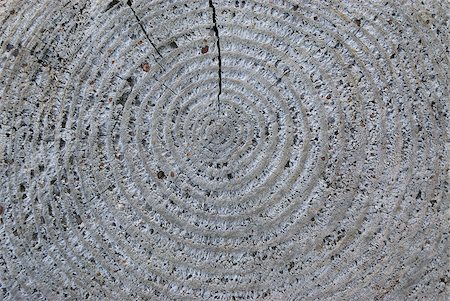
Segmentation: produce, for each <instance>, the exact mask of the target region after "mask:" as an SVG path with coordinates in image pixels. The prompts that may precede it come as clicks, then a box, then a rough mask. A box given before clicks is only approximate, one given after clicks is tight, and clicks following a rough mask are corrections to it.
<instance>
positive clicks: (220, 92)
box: [209, 0, 222, 114]
mask: <svg viewBox="0 0 450 301" xmlns="http://www.w3.org/2000/svg"><path fill="white" fill-rule="evenodd" d="M209 7H210V8H211V9H212V13H213V23H214V26H213V30H214V33H215V35H216V39H217V52H218V56H219V71H218V72H219V93H217V108H218V113H219V114H220V94H222V56H221V53H220V37H219V29H218V27H217V18H216V8H215V6H214V3H213V0H209Z"/></svg>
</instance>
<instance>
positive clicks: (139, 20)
mask: <svg viewBox="0 0 450 301" xmlns="http://www.w3.org/2000/svg"><path fill="white" fill-rule="evenodd" d="M127 5H128V7H129V8H130V9H131V11H132V12H133V15H134V17H135V18H136V20H137V21H138V24H139V26H140V27H141V29H142V31H143V32H144V34H145V37H146V38H147V40H148V41H149V42H150V44H151V45H152V46H153V48H154V49H155V51H156V53H157V54H158V55H159V56H160V57H163V56H162V55H161V53H160V52H159V50H158V48H156V45H155V44H154V43H153V42H152V40H150V37H149V35H148V33H147V31H146V30H145V28H144V26H143V25H142V22H141V19H139V17H138V16H137V15H136V11H135V10H134V8H133V7H132V5H133V3H132V2H131V0H128V1H127Z"/></svg>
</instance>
